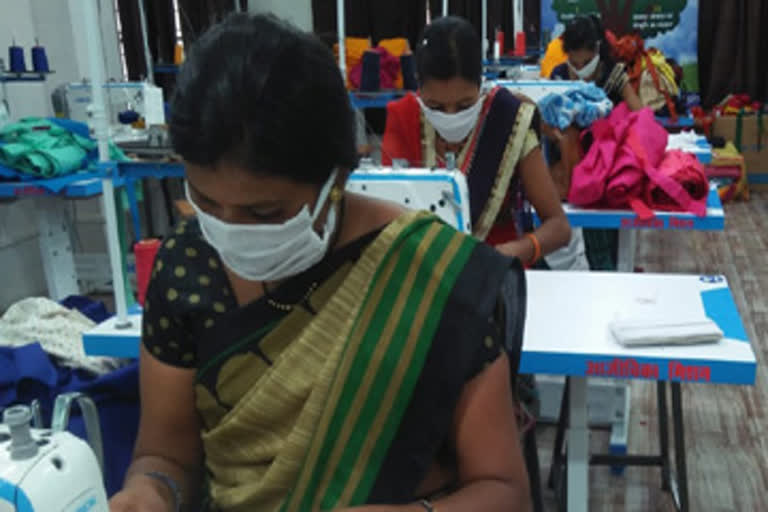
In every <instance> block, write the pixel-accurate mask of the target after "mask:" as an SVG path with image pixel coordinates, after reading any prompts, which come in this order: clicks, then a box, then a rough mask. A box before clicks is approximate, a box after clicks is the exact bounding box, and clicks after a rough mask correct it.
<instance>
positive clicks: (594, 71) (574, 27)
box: [543, 16, 643, 270]
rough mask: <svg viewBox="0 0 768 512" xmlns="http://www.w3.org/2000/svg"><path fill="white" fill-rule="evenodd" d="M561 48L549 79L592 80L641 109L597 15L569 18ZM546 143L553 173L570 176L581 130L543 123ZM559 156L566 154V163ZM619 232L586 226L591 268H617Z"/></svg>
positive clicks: (563, 191) (613, 97) (616, 100)
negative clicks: (559, 61) (562, 53)
mask: <svg viewBox="0 0 768 512" xmlns="http://www.w3.org/2000/svg"><path fill="white" fill-rule="evenodd" d="M562 39H563V50H564V51H565V53H566V54H567V55H568V61H567V62H565V63H563V64H560V65H559V66H557V67H555V69H553V70H552V74H551V76H550V78H552V79H555V80H558V79H559V80H584V81H586V82H594V83H595V85H597V86H598V87H600V88H601V89H603V90H604V91H605V94H606V95H607V96H608V97H609V98H610V99H611V101H612V102H613V104H614V105H617V104H618V103H621V102H622V101H624V102H626V103H627V106H628V107H629V108H630V110H640V109H641V108H643V104H642V102H641V101H640V98H639V97H638V95H637V93H636V92H635V90H634V89H633V88H632V85H631V84H630V83H629V76H628V75H627V72H626V66H625V65H624V64H623V63H620V62H616V61H615V60H614V59H613V56H612V55H611V47H610V44H609V43H608V41H607V39H606V37H605V30H604V29H603V26H602V23H601V22H600V19H599V18H598V17H597V16H581V17H578V18H576V19H574V20H573V21H571V22H570V23H569V24H568V26H567V27H566V29H565V32H564V33H563V35H562ZM543 128H544V131H545V133H546V134H547V136H548V137H550V138H551V139H553V141H552V142H553V143H552V144H549V146H548V147H549V151H548V152H547V160H548V162H549V165H550V168H551V169H552V173H553V175H555V176H558V177H559V178H560V177H564V176H569V175H570V171H571V169H572V168H573V166H574V165H576V164H577V163H578V155H579V154H580V153H581V152H582V151H583V149H582V148H581V147H580V146H581V138H580V130H579V129H577V128H576V127H569V128H568V129H567V130H566V131H565V133H562V132H560V131H559V130H556V129H554V128H552V127H549V126H544V127H543ZM562 155H568V158H567V160H568V162H569V163H568V164H567V165H566V163H565V162H564V160H566V159H564V158H562ZM569 182H570V179H566V178H562V179H558V185H559V187H560V194H561V196H563V197H565V196H566V195H567V192H568V191H567V188H566V187H567V183H569ZM618 240H619V239H618V231H616V230H606V229H585V230H584V242H585V245H586V253H587V258H588V259H589V265H590V267H591V268H592V269H593V270H616V262H617V258H618V255H617V250H618Z"/></svg>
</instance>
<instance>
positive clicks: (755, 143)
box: [712, 114, 768, 190]
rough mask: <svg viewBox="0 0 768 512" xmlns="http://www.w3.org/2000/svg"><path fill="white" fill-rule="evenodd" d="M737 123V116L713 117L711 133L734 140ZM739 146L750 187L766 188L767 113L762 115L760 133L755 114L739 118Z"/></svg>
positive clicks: (767, 185) (767, 157)
mask: <svg viewBox="0 0 768 512" xmlns="http://www.w3.org/2000/svg"><path fill="white" fill-rule="evenodd" d="M738 123H739V118H738V117H737V116H722V117H718V118H716V119H715V123H714V125H713V127H712V134H713V135H716V136H720V137H724V138H725V140H727V141H734V142H736V132H737V127H738ZM741 123H742V125H741V148H740V151H741V153H742V155H743V156H744V162H745V163H746V166H747V181H748V182H749V185H750V187H751V188H759V189H765V190H768V114H764V115H763V129H762V133H761V130H760V128H759V123H758V122H757V116H756V115H745V116H744V117H743V118H742V119H741Z"/></svg>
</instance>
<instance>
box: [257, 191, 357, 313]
mask: <svg viewBox="0 0 768 512" xmlns="http://www.w3.org/2000/svg"><path fill="white" fill-rule="evenodd" d="M345 205H346V201H345V198H344V197H342V198H341V201H340V204H339V220H338V221H337V223H336V232H335V233H334V235H333V240H332V243H331V247H336V243H337V242H338V241H339V236H340V234H341V229H340V228H341V224H342V222H343V221H344V210H345ZM326 257H327V256H326ZM319 286H320V283H318V282H317V281H313V282H312V283H311V284H310V285H309V288H307V291H305V292H304V295H302V297H301V299H299V300H298V301H297V302H295V303H293V304H286V303H284V302H278V301H277V300H275V299H274V298H272V297H270V292H269V289H268V288H267V283H265V282H262V283H261V287H262V288H263V289H264V296H265V297H266V298H267V304H269V305H270V306H271V307H272V308H274V309H276V310H278V311H284V312H286V313H290V312H291V311H293V310H294V308H295V307H296V306H304V307H305V308H306V309H307V311H309V312H310V313H313V314H314V309H313V308H312V305H311V304H310V303H309V298H310V297H311V296H312V294H313V293H315V290H317V288H318V287H319Z"/></svg>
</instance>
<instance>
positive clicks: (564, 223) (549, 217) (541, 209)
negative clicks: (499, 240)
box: [496, 148, 571, 262]
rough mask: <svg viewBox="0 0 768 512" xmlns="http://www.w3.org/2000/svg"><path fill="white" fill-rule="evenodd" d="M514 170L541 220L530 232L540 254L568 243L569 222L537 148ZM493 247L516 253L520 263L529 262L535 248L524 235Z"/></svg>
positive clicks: (506, 252)
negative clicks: (539, 249)
mask: <svg viewBox="0 0 768 512" xmlns="http://www.w3.org/2000/svg"><path fill="white" fill-rule="evenodd" d="M518 172H519V173H520V179H521V183H522V186H523V190H525V195H526V196H527V197H528V200H529V201H530V202H531V204H532V205H533V207H534V208H535V209H536V213H537V214H538V216H539V219H541V226H539V228H538V229H537V230H536V231H534V232H533V234H534V235H535V236H536V239H537V240H538V241H539V244H540V245H541V255H542V256H545V255H547V254H549V253H551V252H553V251H555V250H557V249H559V248H560V247H563V246H565V245H567V244H568V242H569V241H570V239H571V225H570V224H569V222H568V218H567V217H566V216H565V212H564V211H563V206H562V205H561V204H560V196H559V194H558V192H557V188H556V187H555V183H554V181H553V180H552V175H551V174H550V172H549V169H547V164H546V162H545V161H544V155H543V153H542V152H541V149H540V148H536V149H534V150H533V151H531V152H530V153H529V154H528V156H526V157H525V158H524V159H523V160H522V161H521V162H520V164H519V165H518ZM496 249H498V250H499V251H500V252H501V253H502V254H505V255H507V256H516V257H518V258H520V260H521V261H523V262H528V261H530V260H531V259H532V258H533V257H534V255H535V251H536V248H535V247H534V245H533V242H531V240H529V239H528V238H520V239H518V240H515V241H512V242H509V243H506V244H503V245H499V246H498V247H496Z"/></svg>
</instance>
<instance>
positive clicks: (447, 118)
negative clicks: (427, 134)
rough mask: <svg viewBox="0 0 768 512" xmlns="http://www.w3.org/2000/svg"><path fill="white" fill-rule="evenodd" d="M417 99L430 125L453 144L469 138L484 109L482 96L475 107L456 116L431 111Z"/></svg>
mask: <svg viewBox="0 0 768 512" xmlns="http://www.w3.org/2000/svg"><path fill="white" fill-rule="evenodd" d="M417 99H418V100H419V105H421V111H422V112H424V117H426V118H427V121H429V124H431V125H432V126H433V127H434V128H435V130H437V133H439V134H440V136H441V137H442V138H443V139H445V141H446V142H449V143H451V144H455V143H457V142H461V141H463V140H464V139H466V138H467V135H469V132H471V131H472V128H474V127H475V124H477V119H478V118H479V117H480V111H481V110H482V109H483V97H482V96H480V98H478V100H477V102H475V104H474V105H472V106H471V107H469V108H467V109H464V110H462V111H460V112H456V113H455V114H446V113H445V112H440V111H439V110H434V109H431V108H429V107H428V106H426V105H425V104H424V102H423V101H422V100H421V98H417Z"/></svg>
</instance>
